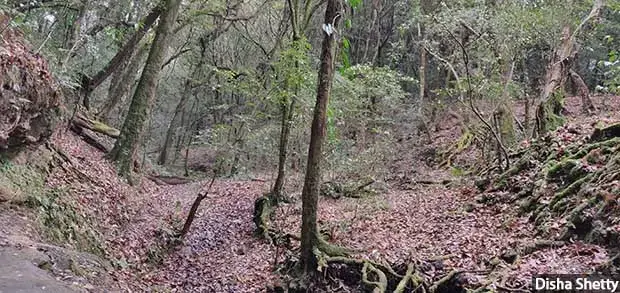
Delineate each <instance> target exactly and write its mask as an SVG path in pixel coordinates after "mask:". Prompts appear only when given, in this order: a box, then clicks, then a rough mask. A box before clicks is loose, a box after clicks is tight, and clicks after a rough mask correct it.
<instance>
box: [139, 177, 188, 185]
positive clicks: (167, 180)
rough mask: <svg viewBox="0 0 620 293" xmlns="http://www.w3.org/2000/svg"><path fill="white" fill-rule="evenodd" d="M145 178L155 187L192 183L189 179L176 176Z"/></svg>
mask: <svg viewBox="0 0 620 293" xmlns="http://www.w3.org/2000/svg"><path fill="white" fill-rule="evenodd" d="M146 177H147V178H148V179H150V180H151V181H153V182H155V184H157V185H181V184H187V183H190V182H192V180H191V179H189V178H184V177H178V176H163V175H147V176H146Z"/></svg>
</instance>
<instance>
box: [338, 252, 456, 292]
mask: <svg viewBox="0 0 620 293" xmlns="http://www.w3.org/2000/svg"><path fill="white" fill-rule="evenodd" d="M326 261H327V262H326V263H327V265H329V264H332V265H333V264H344V265H347V266H348V269H353V270H359V271H360V274H361V278H360V279H361V280H360V281H361V283H362V284H363V285H364V286H365V287H366V288H368V290H370V291H372V292H377V293H383V292H389V291H391V292H394V293H404V292H461V291H464V289H463V287H462V286H463V284H461V283H459V282H458V281H456V279H458V275H459V274H460V272H459V271H456V270H453V271H450V272H448V273H447V274H446V275H444V276H443V277H441V278H440V279H438V280H436V281H432V280H430V279H429V278H428V277H427V278H425V277H423V276H424V275H425V274H424V272H423V271H422V267H424V266H423V265H422V263H420V262H412V263H409V264H408V265H407V269H406V271H405V272H404V275H403V274H402V273H401V274H399V273H397V272H396V271H395V270H394V268H392V267H391V266H389V265H383V264H380V263H376V262H373V261H371V260H367V259H357V258H348V257H329V258H327V260H326ZM340 269H342V268H340Z"/></svg>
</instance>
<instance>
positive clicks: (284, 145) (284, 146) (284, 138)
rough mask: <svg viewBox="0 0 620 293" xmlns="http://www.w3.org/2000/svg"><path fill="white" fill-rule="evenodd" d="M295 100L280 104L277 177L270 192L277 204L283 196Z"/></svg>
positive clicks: (274, 202) (273, 201)
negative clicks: (280, 121) (280, 120)
mask: <svg viewBox="0 0 620 293" xmlns="http://www.w3.org/2000/svg"><path fill="white" fill-rule="evenodd" d="M295 100H296V97H293V99H292V100H291V103H290V104H288V105H287V104H283V105H282V125H281V130H280V144H279V147H278V149H279V156H278V177H276V182H275V183H274V185H273V190H272V192H271V195H272V196H271V203H272V204H274V205H275V204H277V203H278V202H280V201H281V200H282V199H283V197H284V194H283V189H284V177H285V171H286V170H285V169H286V157H287V154H288V141H289V137H290V133H291V124H292V123H293V114H294V111H295Z"/></svg>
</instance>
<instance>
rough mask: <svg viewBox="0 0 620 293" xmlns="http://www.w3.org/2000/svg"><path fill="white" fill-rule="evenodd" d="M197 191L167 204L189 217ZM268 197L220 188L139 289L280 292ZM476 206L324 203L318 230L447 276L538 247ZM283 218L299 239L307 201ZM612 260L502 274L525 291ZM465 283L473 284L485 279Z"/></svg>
mask: <svg viewBox="0 0 620 293" xmlns="http://www.w3.org/2000/svg"><path fill="white" fill-rule="evenodd" d="M199 188H200V183H193V184H190V185H180V186H170V187H166V188H164V189H163V190H161V191H160V195H161V196H162V197H168V196H171V195H172V194H175V195H178V194H183V198H182V201H183V206H184V207H186V208H188V207H189V205H190V204H191V201H192V200H193V195H195V194H196V192H197V190H198V189H199ZM264 188H266V187H265V186H263V184H261V183H256V182H246V181H217V183H216V184H215V185H214V188H213V191H212V193H211V195H210V196H209V197H208V198H207V199H205V200H204V201H203V205H202V207H201V209H200V212H199V214H198V215H197V218H196V221H195V222H194V226H193V227H192V229H191V231H190V233H189V235H188V237H187V238H186V239H185V241H184V243H183V244H182V245H181V246H180V247H178V248H177V249H176V250H175V251H174V252H172V253H171V254H170V255H169V256H167V257H166V259H165V261H164V262H163V264H162V265H160V266H158V267H156V268H155V269H154V270H152V269H153V268H151V271H148V272H146V271H145V273H144V274H143V275H140V279H141V281H140V282H141V285H140V286H138V288H140V289H147V288H150V289H153V288H157V287H160V288H162V289H163V288H175V289H177V290H179V291H182V292H190V291H191V292H260V291H262V290H264V288H265V287H266V286H269V285H272V284H274V282H276V280H277V276H276V274H275V273H273V269H274V266H273V265H274V264H273V262H274V259H275V257H276V251H275V248H274V247H273V246H271V245H269V244H267V243H266V242H265V241H263V240H259V239H257V238H256V237H255V236H254V235H253V229H254V226H253V223H252V219H251V216H252V209H253V202H254V199H256V198H257V197H259V196H260V195H261V194H262V192H264ZM190 191H191V192H190ZM472 202H475V198H474V196H473V192H471V190H470V189H469V188H467V187H463V188H448V187H444V186H441V185H416V186H410V187H409V188H408V190H402V189H396V190H390V191H389V192H387V193H386V194H384V195H377V196H375V197H371V198H365V199H350V198H347V199H339V200H333V199H325V198H322V199H321V201H320V207H319V217H320V219H319V221H320V224H321V227H322V228H324V229H326V230H328V231H330V234H331V237H332V238H331V239H330V241H332V242H335V243H337V244H340V245H343V246H345V247H349V248H354V249H356V250H358V251H361V252H360V253H359V254H357V255H355V256H356V257H364V258H370V259H373V260H376V261H381V262H386V263H391V264H392V263H405V262H407V261H408V260H412V259H424V260H430V259H436V260H438V261H440V263H441V266H445V267H446V268H454V269H458V270H463V271H472V272H474V271H475V272H481V271H489V270H491V269H493V268H494V266H495V265H496V264H492V259H493V258H496V257H497V256H500V255H501V254H502V253H503V252H505V251H507V250H510V249H515V248H519V247H523V246H524V245H527V244H531V243H533V242H534V241H535V240H537V238H536V237H535V235H534V231H533V228H532V225H531V224H530V223H529V222H528V219H527V218H525V217H519V216H517V215H516V212H515V211H513V210H512V209H513V208H511V207H510V206H506V205H504V206H502V205H497V206H493V207H491V208H489V207H487V206H485V205H477V204H474V205H472ZM278 213H279V216H278V218H277V219H275V220H274V222H273V225H276V226H277V227H278V228H279V229H283V230H284V231H286V232H288V233H291V234H298V233H299V232H298V231H299V222H300V219H301V206H300V202H299V201H297V202H294V203H291V204H285V205H283V206H282V207H281V208H279V210H278ZM605 257H606V254H605V250H604V249H602V248H600V247H597V246H593V245H586V244H582V243H579V242H576V243H572V244H569V245H568V246H565V247H562V248H548V249H542V250H538V251H535V252H534V253H531V254H529V255H526V256H524V257H523V258H520V259H518V260H517V261H515V263H514V264H506V265H505V266H504V267H501V268H498V269H497V272H498V274H500V275H501V277H502V278H505V279H506V280H505V282H513V283H514V282H516V283H517V284H524V283H526V282H529V278H530V276H531V275H532V274H535V273H543V272H549V273H550V272H553V273H559V272H564V273H570V272H573V273H576V272H581V273H583V272H587V271H590V270H591V269H592V268H593V267H594V266H595V265H597V264H600V262H603V261H604V260H605V259H606V258H605ZM280 260H281V259H280ZM467 276H468V278H470V279H472V280H473V281H474V282H476V281H478V280H481V279H482V278H484V277H486V275H485V274H480V273H472V274H468V275H467Z"/></svg>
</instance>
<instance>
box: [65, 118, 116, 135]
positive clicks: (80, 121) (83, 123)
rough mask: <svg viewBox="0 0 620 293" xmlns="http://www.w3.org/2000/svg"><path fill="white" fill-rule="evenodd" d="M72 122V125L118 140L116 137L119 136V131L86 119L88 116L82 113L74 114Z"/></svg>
mask: <svg viewBox="0 0 620 293" xmlns="http://www.w3.org/2000/svg"><path fill="white" fill-rule="evenodd" d="M72 122H73V125H76V126H79V127H82V128H86V129H89V130H92V131H94V132H97V133H101V134H104V135H107V136H109V137H111V138H118V136H119V135H120V134H121V132H120V130H118V129H116V128H114V127H111V126H109V125H107V124H105V123H103V122H100V121H97V120H95V119H91V118H88V116H87V115H86V114H84V113H82V112H77V113H75V116H74V117H73V120H72Z"/></svg>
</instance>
